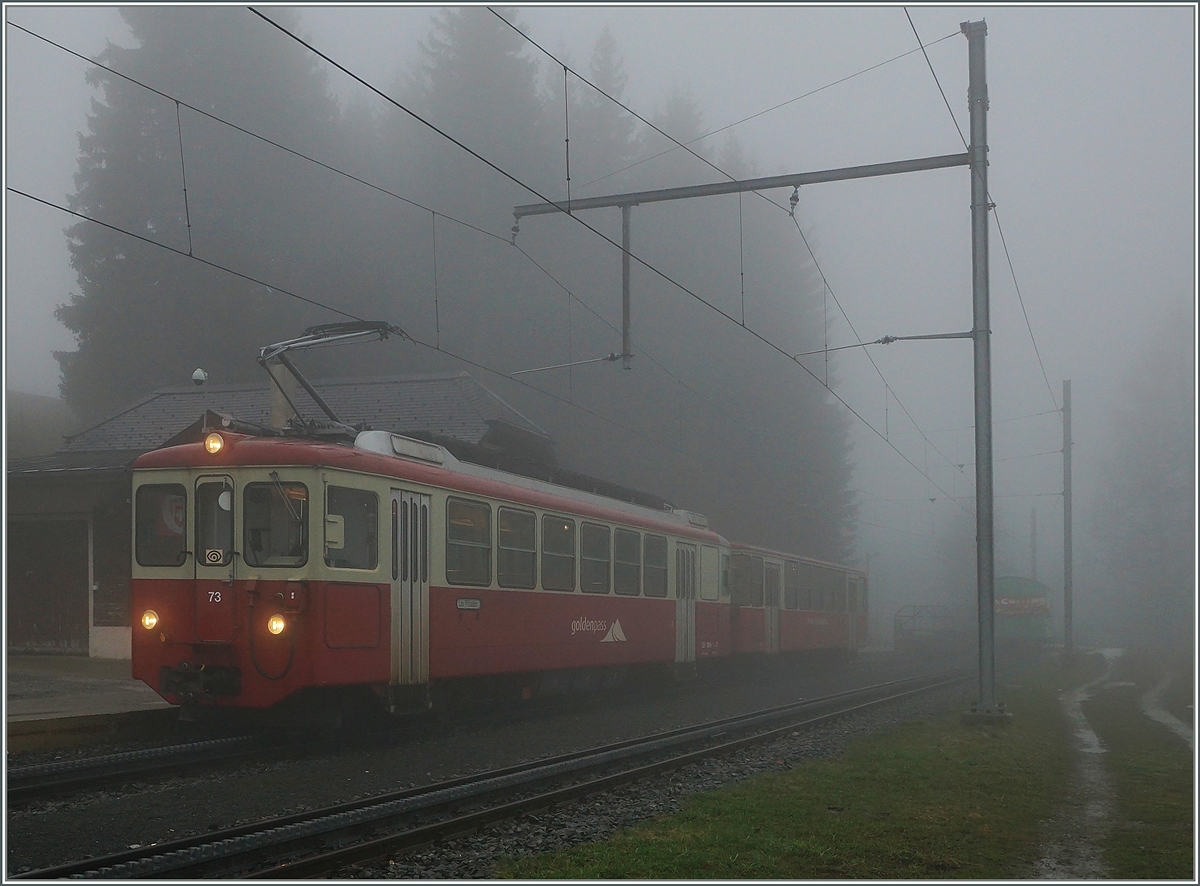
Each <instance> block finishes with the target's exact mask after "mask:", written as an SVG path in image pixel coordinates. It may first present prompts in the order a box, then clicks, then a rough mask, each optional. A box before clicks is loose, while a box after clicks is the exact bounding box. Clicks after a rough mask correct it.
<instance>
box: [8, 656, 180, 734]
mask: <svg viewBox="0 0 1200 886" xmlns="http://www.w3.org/2000/svg"><path fill="white" fill-rule="evenodd" d="M130 668H131V664H130V662H129V660H128V659H117V660H114V659H101V658H86V657H84V656H79V655H8V656H6V658H5V667H4V702H5V703H4V713H5V720H6V722H8V723H17V722H22V721H27V720H51V719H57V718H66V717H87V716H91V715H94V714H124V713H129V712H132V711H144V710H153V709H155V708H169V707H171V706H170V705H169V704H167V703H166V702H165V701H163V700H162V699H161V698H160V697H159V696H158V693H156V692H155V691H154V690H153V689H151V688H150V687H149V686H147V685H146V684H145V683H143V682H142V681H141V680H134V679H133V677H132V676H131V672H130Z"/></svg>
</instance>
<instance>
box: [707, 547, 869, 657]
mask: <svg viewBox="0 0 1200 886" xmlns="http://www.w3.org/2000/svg"><path fill="white" fill-rule="evenodd" d="M729 573H730V576H729V581H730V585H731V587H732V604H733V605H732V612H731V618H730V623H731V632H730V633H731V637H730V639H731V643H732V646H733V653H734V654H741V653H756V652H757V653H766V654H774V653H779V652H795V651H800V650H816V649H836V650H843V651H846V652H853V651H855V650H856V649H858V647H859V645H860V643H861V642H862V641H863V639H864V638H865V637H866V635H867V574H866V573H865V572H863V571H861V570H857V569H850V568H848V567H845V566H838V565H835V564H833V563H823V562H821V561H819V560H812V559H808V558H804V557H797V556H796V555H794V554H784V553H781V552H779V551H772V550H770V549H768V548H760V547H754V546H752V545H743V544H736V543H735V544H733V545H732V548H731V553H730V555H729Z"/></svg>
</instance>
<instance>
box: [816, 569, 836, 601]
mask: <svg viewBox="0 0 1200 886" xmlns="http://www.w3.org/2000/svg"><path fill="white" fill-rule="evenodd" d="M837 578H838V573H837V572H835V571H834V570H832V569H830V568H829V567H828V566H818V567H817V584H818V585H819V586H820V589H821V606H820V607H819V608H820V609H821V610H822V611H824V612H833V611H834V592H835V590H836V586H837ZM817 608H818V607H817V606H816V605H814V606H813V609H817Z"/></svg>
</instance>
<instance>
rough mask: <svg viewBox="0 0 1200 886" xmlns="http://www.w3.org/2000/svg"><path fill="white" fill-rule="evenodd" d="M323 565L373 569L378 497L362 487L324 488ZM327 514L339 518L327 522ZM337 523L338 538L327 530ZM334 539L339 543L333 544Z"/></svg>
mask: <svg viewBox="0 0 1200 886" xmlns="http://www.w3.org/2000/svg"><path fill="white" fill-rule="evenodd" d="M325 515H326V521H325V527H326V533H327V534H326V538H325V565H326V566H332V567H334V568H336V569H374V568H375V567H376V566H378V565H379V496H378V495H376V494H375V493H374V492H367V491H366V490H365V489H347V488H346V487H344V486H327V487H326V488H325ZM329 517H340V518H341V520H340V521H332V522H331V521H330V520H329V519H328V518H329ZM337 522H340V523H341V524H342V532H341V538H340V539H337V538H336V536H335V537H333V538H331V537H330V536H329V535H328V533H329V531H330V528H331V527H332V526H333V525H336V523H337ZM337 541H340V542H341V545H340V546H338V545H337V544H336V542H337Z"/></svg>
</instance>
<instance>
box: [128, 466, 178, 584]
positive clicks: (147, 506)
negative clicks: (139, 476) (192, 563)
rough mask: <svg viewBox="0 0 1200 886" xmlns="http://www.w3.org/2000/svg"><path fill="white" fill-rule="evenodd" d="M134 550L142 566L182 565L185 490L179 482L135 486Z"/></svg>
mask: <svg viewBox="0 0 1200 886" xmlns="http://www.w3.org/2000/svg"><path fill="white" fill-rule="evenodd" d="M135 514H136V522H137V533H136V536H137V537H136V540H135V550H136V551H137V561H138V563H139V564H140V565H142V566H182V565H183V563H184V561H185V560H186V559H187V553H188V551H187V490H186V489H185V488H184V487H183V485H182V484H180V483H159V484H155V485H152V486H139V487H138V491H137V505H136V508H135Z"/></svg>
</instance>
